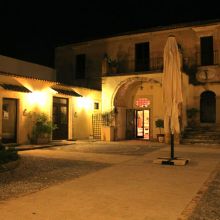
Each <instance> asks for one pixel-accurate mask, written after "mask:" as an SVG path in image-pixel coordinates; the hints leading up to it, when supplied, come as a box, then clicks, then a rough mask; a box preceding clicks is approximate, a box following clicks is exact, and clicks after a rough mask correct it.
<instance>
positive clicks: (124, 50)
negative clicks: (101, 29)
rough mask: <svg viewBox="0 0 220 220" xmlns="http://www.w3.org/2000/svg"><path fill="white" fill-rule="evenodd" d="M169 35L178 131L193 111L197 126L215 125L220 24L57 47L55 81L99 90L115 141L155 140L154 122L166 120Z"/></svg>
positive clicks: (219, 108)
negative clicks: (175, 54) (177, 62)
mask: <svg viewBox="0 0 220 220" xmlns="http://www.w3.org/2000/svg"><path fill="white" fill-rule="evenodd" d="M170 35H174V36H175V38H176V41H177V43H178V46H179V50H180V51H181V56H182V88H183V99H184V100H183V104H182V106H181V109H180V111H181V114H180V124H181V130H182V131H184V129H185V128H186V127H187V124H188V120H187V111H188V110H189V109H192V108H196V109H197V110H198V111H199V113H198V114H197V117H196V120H195V122H194V123H195V125H196V126H203V125H210V126H218V125H219V124H220V114H219V112H220V98H219V97H220V66H219V64H220V56H219V50H220V21H216V20H215V21H207V22H203V23H201V22H200V23H199V22H198V23H190V24H181V25H173V26H168V27H156V28H152V29H149V30H143V31H139V32H132V33H126V34H122V35H117V36H112V37H108V38H104V39H97V40H92V41H87V42H81V43H77V44H72V45H67V46H64V47H59V48H57V49H56V70H57V77H58V78H61V76H65V77H63V79H62V80H63V82H66V81H69V82H72V83H73V85H82V86H83V87H88V88H93V89H94V88H96V89H101V91H102V98H101V100H102V114H103V115H105V114H106V113H109V114H110V113H111V114H112V113H113V116H114V119H113V120H112V123H111V125H112V126H113V127H114V140H123V139H135V138H143V139H155V138H156V135H157V134H158V133H159V129H158V128H157V127H156V126H155V121H156V120H157V119H163V116H164V106H163V100H162V75H163V51H164V46H165V43H166V41H167V38H168V37H169V36H170ZM177 135H178V134H177Z"/></svg>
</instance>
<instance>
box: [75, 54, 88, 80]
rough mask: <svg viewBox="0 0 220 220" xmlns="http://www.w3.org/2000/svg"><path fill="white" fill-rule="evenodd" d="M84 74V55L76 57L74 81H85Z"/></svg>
mask: <svg viewBox="0 0 220 220" xmlns="http://www.w3.org/2000/svg"><path fill="white" fill-rule="evenodd" d="M85 73H86V55H85V54H78V55H76V75H75V77H76V79H85Z"/></svg>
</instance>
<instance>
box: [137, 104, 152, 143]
mask: <svg viewBox="0 0 220 220" xmlns="http://www.w3.org/2000/svg"><path fill="white" fill-rule="evenodd" d="M138 111H142V112H143V122H142V123H143V136H138V135H137V125H138V121H137V120H138V118H137V115H138V114H137V112H138ZM144 111H148V112H149V139H145V138H144ZM150 112H151V111H150V109H149V108H144V109H135V122H136V123H135V138H137V139H144V140H150V133H151V131H150V115H151V113H150Z"/></svg>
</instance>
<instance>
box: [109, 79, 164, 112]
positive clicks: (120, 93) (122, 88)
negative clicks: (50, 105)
mask: <svg viewBox="0 0 220 220" xmlns="http://www.w3.org/2000/svg"><path fill="white" fill-rule="evenodd" d="M146 82H147V83H156V84H159V85H162V83H161V81H160V79H152V78H148V77H143V76H140V77H139V76H137V77H131V78H128V79H126V80H124V81H121V82H120V83H119V84H118V86H117V88H116V89H115V91H114V93H113V96H112V100H111V103H112V106H114V107H116V108H117V107H125V106H124V103H123V102H124V100H125V97H126V94H127V93H128V91H130V90H131V89H132V87H135V86H141V84H142V83H146Z"/></svg>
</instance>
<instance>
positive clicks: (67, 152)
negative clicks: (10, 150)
mask: <svg viewBox="0 0 220 220" xmlns="http://www.w3.org/2000/svg"><path fill="white" fill-rule="evenodd" d="M169 153H170V148H169V145H165V144H159V143H156V142H144V141H123V142H112V143H107V142H105V143H104V142H83V141H82V142H80V141H79V142H77V141H76V143H72V144H71V145H65V146H55V147H51V148H45V149H37V150H30V151H21V152H20V154H21V156H33V155H34V156H35V157H38V156H39V157H45V158H51V159H53V158H59V159H61V158H62V159H68V160H71V161H79V160H80V161H82V160H83V161H87V162H96V163H105V164H109V165H110V166H106V167H104V168H103V169H98V170H96V171H95V172H92V173H89V174H87V175H84V176H81V177H79V178H75V179H73V180H67V181H65V182H62V183H60V184H54V185H52V186H50V187H48V188H46V189H42V190H40V191H38V192H34V193H31V194H27V195H24V196H21V197H18V198H11V199H8V200H5V201H1V202H0V210H1V215H0V219H2V220H3V219H4V220H12V219H13V220H14V219H16V220H26V219H30V220H31V219H39V220H41V219H42V220H47V219H48V220H49V219H50V220H58V219H59V220H60V219H62V220H148V219H149V220H153V219H155V220H160V219H161V220H162V219H163V220H172V219H175V220H176V219H188V217H189V216H190V215H191V214H192V212H193V209H194V208H195V206H196V204H197V203H198V201H199V199H200V198H201V196H202V194H203V193H204V192H205V190H206V189H207V184H208V183H209V182H210V180H212V179H213V177H214V175H215V172H216V169H217V167H218V165H219V162H220V160H219V158H220V148H219V146H209V145H204V146H197V145H193V146H190V145H176V146H175V156H179V157H184V158H187V159H190V162H189V164H187V165H186V166H168V165H159V164H154V163H153V160H154V159H156V158H158V157H163V156H169Z"/></svg>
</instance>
